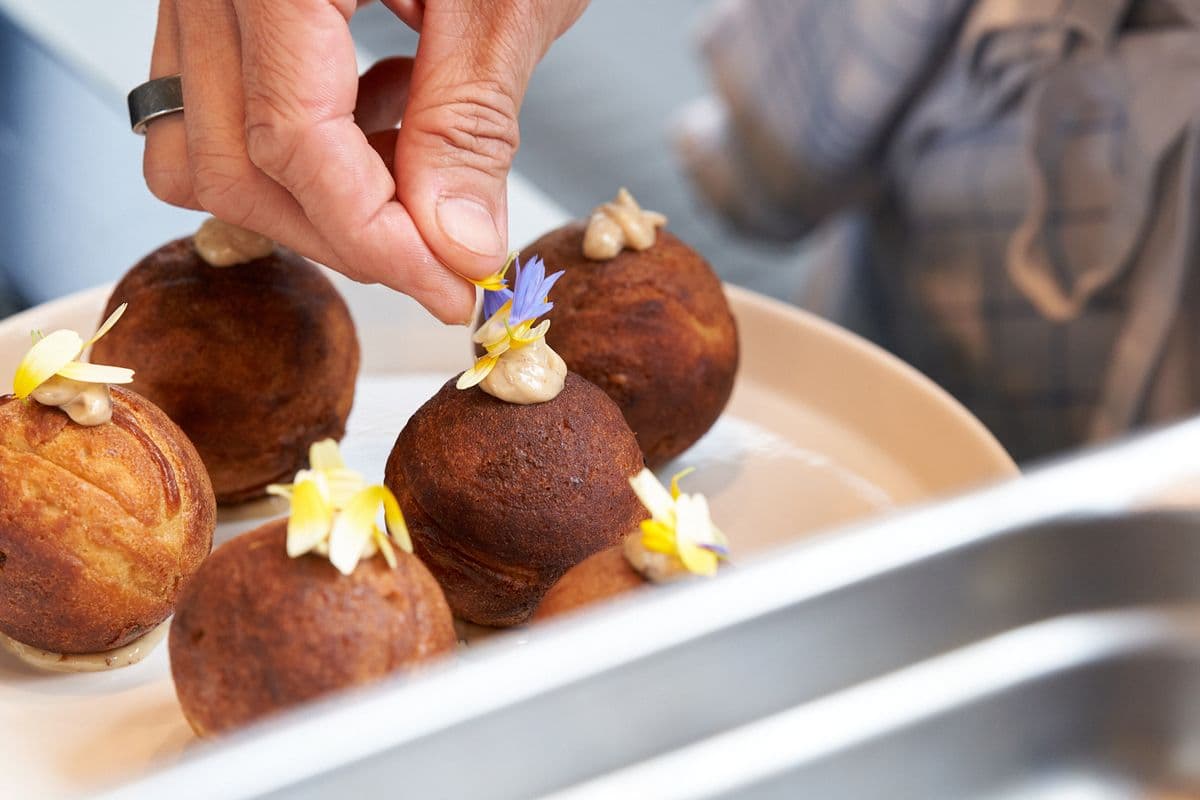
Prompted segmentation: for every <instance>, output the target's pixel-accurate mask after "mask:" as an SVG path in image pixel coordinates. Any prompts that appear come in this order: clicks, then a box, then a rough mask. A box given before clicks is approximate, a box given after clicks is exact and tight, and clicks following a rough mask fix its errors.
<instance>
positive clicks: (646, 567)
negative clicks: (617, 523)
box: [621, 531, 692, 583]
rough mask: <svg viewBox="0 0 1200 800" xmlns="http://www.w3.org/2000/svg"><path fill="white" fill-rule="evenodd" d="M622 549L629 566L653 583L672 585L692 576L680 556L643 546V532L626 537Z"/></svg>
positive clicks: (635, 532)
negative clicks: (673, 582)
mask: <svg viewBox="0 0 1200 800" xmlns="http://www.w3.org/2000/svg"><path fill="white" fill-rule="evenodd" d="M621 549H622V551H623V552H624V553H625V560H626V561H628V562H629V566H631V567H633V568H634V569H635V570H636V571H637V572H638V574H640V575H641V576H642V577H643V578H645V579H646V580H648V581H650V582H651V583H671V582H672V581H677V580H681V579H683V578H690V577H691V576H692V573H690V572H688V570H687V567H685V566H684V565H683V562H682V561H680V560H679V556H676V555H674V554H671V553H659V552H657V551H654V550H650V549H648V548H647V547H646V546H645V545H644V544H642V534H641V531H634V532H633V533H631V534H629V535H628V536H626V537H625V541H624V542H622V543H621Z"/></svg>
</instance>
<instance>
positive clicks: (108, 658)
mask: <svg viewBox="0 0 1200 800" xmlns="http://www.w3.org/2000/svg"><path fill="white" fill-rule="evenodd" d="M170 625H171V621H170V620H169V619H168V620H166V621H165V622H163V623H162V624H160V625H159V626H158V627H156V628H154V629H153V630H151V631H150V632H149V633H147V634H146V635H145V636H142V637H141V638H139V639H135V640H134V641H132V642H130V643H129V644H127V645H125V646H124V647H118V648H116V649H115V650H107V651H105V652H103V653H51V652H49V651H48V650H41V649H39V648H37V647H31V646H29V645H27V644H22V643H21V642H18V641H17V640H16V639H13V638H11V637H8V636H5V635H4V634H0V645H3V647H4V649H5V650H7V651H8V652H10V653H12V654H13V655H14V656H16V657H17V658H19V659H21V660H22V661H24V662H25V663H26V664H29V665H30V666H31V667H37V668H38V669H44V670H47V671H49V672H104V671H105V670H110V669H120V668H121V667H128V666H131V665H133V664H136V663H138V662H139V661H141V660H142V659H143V658H145V657H146V656H148V655H150V653H151V652H152V651H153V650H154V648H155V647H157V646H158V643H159V642H161V641H162V640H163V637H165V636H166V635H167V630H168V629H169V628H170Z"/></svg>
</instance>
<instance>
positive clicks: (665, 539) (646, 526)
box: [641, 519, 675, 555]
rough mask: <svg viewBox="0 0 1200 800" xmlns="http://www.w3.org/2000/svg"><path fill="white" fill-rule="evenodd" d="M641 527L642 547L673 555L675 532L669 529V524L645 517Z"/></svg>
mask: <svg viewBox="0 0 1200 800" xmlns="http://www.w3.org/2000/svg"><path fill="white" fill-rule="evenodd" d="M641 529H642V547H644V548H646V549H647V550H653V551H654V552H656V553H666V554H667V555H674V553H675V532H674V531H673V530H671V527H670V526H669V525H664V524H663V523H661V522H656V521H655V520H652V519H647V520H643V521H642V523H641Z"/></svg>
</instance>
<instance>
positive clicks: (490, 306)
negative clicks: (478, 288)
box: [483, 289, 513, 321]
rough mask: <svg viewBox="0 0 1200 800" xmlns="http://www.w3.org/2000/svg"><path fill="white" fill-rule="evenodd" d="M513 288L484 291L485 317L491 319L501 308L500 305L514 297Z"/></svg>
mask: <svg viewBox="0 0 1200 800" xmlns="http://www.w3.org/2000/svg"><path fill="white" fill-rule="evenodd" d="M512 296H513V293H512V289H497V290H496V291H494V292H493V291H484V293H483V318H484V320H485V321H486V320H489V319H491V318H492V315H493V314H495V313H496V312H497V311H499V310H500V306H502V305H504V304H505V303H507V302H508V301H509V300H511V299H512Z"/></svg>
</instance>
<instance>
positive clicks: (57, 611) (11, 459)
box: [0, 388, 216, 653]
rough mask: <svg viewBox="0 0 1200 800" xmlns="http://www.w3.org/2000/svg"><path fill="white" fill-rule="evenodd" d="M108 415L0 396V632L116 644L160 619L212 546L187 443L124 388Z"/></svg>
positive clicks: (208, 488)
mask: <svg viewBox="0 0 1200 800" xmlns="http://www.w3.org/2000/svg"><path fill="white" fill-rule="evenodd" d="M112 395H113V419H112V422H110V423H108V424H106V425H97V426H94V427H83V426H80V425H76V424H75V423H74V422H72V421H71V420H70V419H69V418H68V417H67V415H66V414H65V413H63V412H62V411H60V410H59V409H56V408H48V407H46V406H42V405H39V404H37V403H35V402H32V401H21V400H17V399H15V398H14V397H13V396H12V395H5V396H3V397H0V631H3V632H4V633H5V634H7V635H9V636H11V637H12V638H14V639H16V640H17V641H20V642H24V643H25V644H29V645H32V646H34V647H39V648H41V649H43V650H50V651H52V652H56V653H97V652H102V651H104V650H110V649H112V648H114V647H121V646H122V645H125V644H128V643H129V642H131V641H133V640H134V639H137V638H138V637H139V636H141V635H142V634H144V633H146V632H147V631H149V630H150V629H151V628H153V627H154V626H155V625H158V624H159V623H160V622H162V621H163V620H164V619H166V618H167V616H168V615H169V614H170V613H171V610H172V608H173V607H174V605H175V598H176V596H177V595H178V593H179V591H180V589H181V587H182V586H183V584H185V583H186V582H187V581H188V580H189V578H190V577H191V576H192V574H193V573H194V572H195V571H196V570H197V568H199V566H200V562H201V561H203V560H204V557H205V556H207V555H208V551H209V550H210V549H211V548H212V535H213V528H214V527H215V525H216V504H215V502H214V500H213V492H212V485H211V484H210V483H209V481H208V475H207V474H205V472H204V465H203V464H202V463H201V462H200V457H199V456H198V455H197V454H196V450H195V448H193V447H192V445H191V443H190V442H189V441H188V440H187V437H186V436H184V435H183V432H182V431H181V430H179V428H178V427H176V426H175V425H174V424H173V423H172V422H171V421H170V420H169V419H167V416H166V415H165V414H163V413H162V412H161V411H159V410H158V409H157V408H155V407H154V406H153V405H152V404H151V403H149V402H148V401H147V400H145V399H144V398H142V397H139V396H138V395H136V394H134V393H133V392H127V391H123V390H121V389H119V388H114V389H113V390H112Z"/></svg>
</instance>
